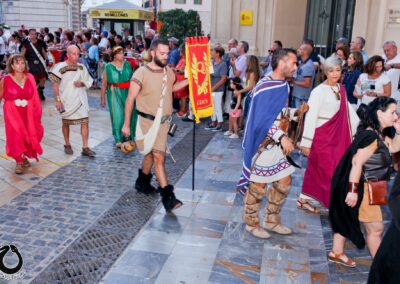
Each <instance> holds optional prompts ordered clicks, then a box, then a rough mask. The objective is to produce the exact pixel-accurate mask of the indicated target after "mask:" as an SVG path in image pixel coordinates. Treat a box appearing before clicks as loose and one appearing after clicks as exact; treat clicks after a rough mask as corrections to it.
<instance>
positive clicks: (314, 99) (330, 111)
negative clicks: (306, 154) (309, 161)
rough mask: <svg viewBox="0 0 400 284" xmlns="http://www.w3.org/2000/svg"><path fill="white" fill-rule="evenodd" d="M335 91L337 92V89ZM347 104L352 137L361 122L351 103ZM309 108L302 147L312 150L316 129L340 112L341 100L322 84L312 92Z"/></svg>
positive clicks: (328, 87)
mask: <svg viewBox="0 0 400 284" xmlns="http://www.w3.org/2000/svg"><path fill="white" fill-rule="evenodd" d="M335 90H337V87H336V88H335ZM347 104H348V110H349V117H350V124H351V133H352V136H354V135H355V133H356V131H357V126H358V123H359V121H360V120H359V118H358V116H357V114H356V112H355V110H354V109H353V107H352V106H351V105H350V103H347ZM308 106H309V110H308V112H307V114H306V119H305V121H304V131H303V138H302V140H301V143H300V146H302V147H306V148H311V144H312V140H313V139H314V133H315V129H316V128H318V127H320V126H321V125H323V124H325V123H326V122H327V121H328V120H329V119H331V118H332V117H333V116H334V115H335V114H336V113H337V112H338V111H339V108H340V100H338V99H337V98H336V95H335V93H334V92H333V91H332V89H331V87H330V86H328V85H326V84H324V83H322V84H320V85H318V86H317V87H316V88H315V89H314V90H312V92H311V95H310V98H309V99H308ZM338 139H340V137H338Z"/></svg>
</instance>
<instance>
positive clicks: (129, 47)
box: [125, 42, 137, 57]
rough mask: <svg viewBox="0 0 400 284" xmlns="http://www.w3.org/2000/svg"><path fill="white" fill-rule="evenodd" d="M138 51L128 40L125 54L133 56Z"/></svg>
mask: <svg viewBox="0 0 400 284" xmlns="http://www.w3.org/2000/svg"><path fill="white" fill-rule="evenodd" d="M135 53H137V52H136V50H134V49H133V47H132V43H131V42H128V43H127V44H126V46H125V56H126V57H132V56H133V55H134V54H135Z"/></svg>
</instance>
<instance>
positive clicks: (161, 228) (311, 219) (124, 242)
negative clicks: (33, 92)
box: [0, 88, 390, 283]
mask: <svg viewBox="0 0 400 284" xmlns="http://www.w3.org/2000/svg"><path fill="white" fill-rule="evenodd" d="M46 95H47V96H48V99H47V100H46V102H45V103H44V108H43V109H44V111H43V124H44V127H45V138H44V140H43V148H44V154H43V156H42V157H41V160H40V162H38V163H36V162H34V163H33V167H32V169H31V170H29V172H28V173H26V174H24V175H22V176H16V175H15V174H14V173H13V172H14V162H13V161H11V160H10V159H9V158H7V157H6V156H5V155H4V143H5V136H4V122H3V120H2V119H0V153H1V154H2V155H1V157H0V192H1V193H2V194H1V195H0V245H3V244H9V243H13V244H15V245H17V247H18V249H19V250H20V252H21V253H22V254H23V256H24V266H23V270H24V274H25V275H24V278H23V280H17V281H16V282H17V283H27V282H29V281H32V280H33V283H98V282H99V281H97V280H96V281H95V280H93V279H101V277H103V276H104V274H105V273H106V271H107V270H108V268H109V267H110V266H111V264H112V262H113V261H115V259H117V258H118V256H119V255H120V251H121V252H122V250H123V249H124V248H125V247H126V246H128V248H127V249H126V250H125V251H124V253H123V254H122V255H121V256H120V258H119V259H118V261H117V262H116V263H115V265H114V266H113V267H112V269H111V270H110V271H109V272H108V274H107V275H106V276H105V277H104V279H103V281H102V282H104V283H364V282H365V281H366V277H367V274H368V270H369V266H370V264H371V258H370V257H369V254H368V252H367V251H366V250H365V249H364V250H361V251H360V250H357V249H355V248H354V246H352V245H351V244H350V243H348V244H347V247H346V252H347V253H348V255H349V256H351V257H355V258H356V260H357V263H358V267H357V268H356V269H350V268H343V267H341V266H337V265H335V264H331V263H328V262H327V260H326V253H327V251H328V250H329V249H330V247H331V241H332V240H331V235H332V234H331V231H330V228H329V224H328V220H327V216H326V215H321V216H317V215H312V214H308V213H306V212H304V211H301V210H298V209H297V208H296V204H295V201H296V198H297V196H298V194H299V192H300V190H301V183H302V178H303V174H304V170H300V171H296V173H295V175H294V177H293V187H292V190H291V193H290V196H289V198H288V200H287V202H286V204H285V206H284V209H283V212H282V217H283V222H284V223H285V224H288V225H290V226H291V227H292V228H293V229H294V234H293V235H292V236H287V237H282V236H278V235H276V234H274V235H273V236H272V238H271V239H269V240H265V241H264V240H259V239H256V238H254V237H252V236H251V235H250V234H248V233H247V232H246V231H245V230H244V224H243V222H242V219H241V214H242V197H241V196H239V195H238V194H236V193H235V191H234V187H235V184H236V181H237V180H238V177H239V174H240V168H241V156H242V153H241V150H240V142H239V141H238V140H232V139H227V138H225V137H223V136H222V133H218V134H217V135H216V136H215V137H214V138H213V139H212V140H211V142H210V143H209V144H208V146H207V147H206V148H205V149H204V151H202V153H201V154H200V156H199V157H198V158H197V161H196V189H195V191H194V192H192V191H191V171H192V169H191V167H188V166H189V164H190V159H191V151H190V150H191V149H190V141H189V140H188V143H182V141H185V139H190V138H189V137H190V136H191V133H190V131H191V124H190V123H189V124H185V123H180V124H179V130H178V131H177V134H176V136H175V137H174V138H173V139H170V141H169V145H170V147H171V149H172V152H173V153H174V154H175V155H176V156H177V157H178V159H177V160H178V163H177V164H172V162H171V160H170V159H168V160H167V161H168V165H167V166H168V169H169V175H170V178H171V180H172V181H173V182H174V183H175V184H176V192H177V196H178V197H179V198H180V199H181V200H182V201H184V203H185V204H184V206H183V207H181V208H180V209H178V210H177V211H176V212H175V214H165V212H164V210H163V209H162V208H161V206H160V204H159V198H158V197H157V196H153V197H146V198H144V197H143V196H139V195H140V194H139V195H138V193H136V191H134V190H132V185H133V183H134V180H135V179H136V176H137V168H138V167H139V166H140V156H139V155H138V153H133V154H130V155H124V154H122V153H121V152H120V151H119V150H117V149H115V147H114V145H113V144H114V143H113V139H112V138H111V130H110V123H109V114H108V112H107V111H106V110H102V109H100V108H99V99H98V91H96V92H91V95H90V97H89V102H90V105H91V107H92V112H91V120H90V127H91V128H90V130H91V132H90V146H91V147H95V150H96V151H97V152H98V156H97V157H96V158H95V159H89V158H86V157H81V156H80V148H81V141H80V135H79V128H78V127H74V128H73V129H72V131H73V133H72V135H71V136H72V141H73V147H74V150H75V155H74V156H72V157H70V156H67V155H65V154H64V153H63V147H62V145H63V139H62V134H61V131H60V121H59V118H58V116H57V113H56V111H55V110H54V106H53V101H52V99H51V89H49V88H47V90H46ZM0 115H2V112H1V111H0ZM198 128H199V127H198ZM210 135H211V134H210V133H205V132H204V131H198V133H197V137H198V140H199V141H200V142H201V143H200V144H201V145H198V147H197V149H198V150H200V149H201V147H203V146H204V145H205V144H207V143H208V139H209V138H211V137H212V136H210ZM1 149H3V150H2V151H3V152H1ZM295 158H296V160H297V161H298V162H299V163H301V164H302V165H303V167H304V166H305V164H306V159H305V158H304V157H301V156H299V155H297V156H296V155H295ZM183 172H184V174H183V175H182V173H183ZM181 175H182V176H181ZM116 177H119V178H116ZM178 180H179V181H178ZM177 181H178V182H177ZM118 205H119V206H120V207H121V208H122V209H121V210H122V211H121V210H120V209H118V208H116V206H118ZM154 210H155V211H154ZM153 213H154V214H153ZM386 213H387V212H386ZM131 216H133V217H131ZM150 217H151V219H150V221H149V222H148V223H147V224H146V225H145V226H143V228H142V225H143V224H144V223H145V222H146V221H147V218H150ZM389 218H390V217H389V216H388V214H385V219H386V220H388V219H389ZM100 225H101V226H100ZM102 226H103V227H102ZM129 226H131V227H129ZM128 227H129V230H128ZM141 228H142V229H141ZM140 229H141V230H140ZM139 230H140V233H139V234H138V235H136V233H137V231H139ZM122 236H123V237H122ZM135 236H136V237H135ZM132 238H134V239H133V241H132ZM109 242H111V243H109ZM117 252H118V253H117ZM108 257H109V259H107V258H108ZM106 260H107V261H108V262H107V263H106ZM15 261H16V260H15V259H14V258H12V257H9V258H7V262H10V263H8V264H9V265H12V264H13V263H15ZM104 263H106V265H105V264H104ZM88 271H89V272H90V273H97V274H96V277H100V278H90V277H89V278H87V275H86V274H85V273H87V272H88ZM66 275H67V276H66ZM0 283H9V282H7V281H4V280H1V275H0Z"/></svg>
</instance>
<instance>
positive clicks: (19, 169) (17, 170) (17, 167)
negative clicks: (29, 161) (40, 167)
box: [15, 163, 24, 175]
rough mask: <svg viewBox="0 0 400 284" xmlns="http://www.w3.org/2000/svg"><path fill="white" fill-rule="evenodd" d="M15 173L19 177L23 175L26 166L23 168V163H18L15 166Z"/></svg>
mask: <svg viewBox="0 0 400 284" xmlns="http://www.w3.org/2000/svg"><path fill="white" fill-rule="evenodd" d="M15 173H16V174H17V175H21V174H23V173H24V166H23V164H22V163H17V164H16V165H15Z"/></svg>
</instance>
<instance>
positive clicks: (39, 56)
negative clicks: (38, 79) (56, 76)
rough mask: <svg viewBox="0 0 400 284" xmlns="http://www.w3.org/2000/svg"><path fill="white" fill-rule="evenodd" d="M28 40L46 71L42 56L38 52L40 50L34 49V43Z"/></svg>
mask: <svg viewBox="0 0 400 284" xmlns="http://www.w3.org/2000/svg"><path fill="white" fill-rule="evenodd" d="M28 42H29V44H30V45H31V47H32V49H33V51H34V52H35V54H36V56H37V58H38V59H39V61H40V63H42V65H43V67H44V70H45V71H46V73H47V68H46V61H45V60H44V58H43V56H42V55H41V54H40V52H39V51H38V50H37V49H36V47H35V45H34V44H33V43H32V42H31V41H30V40H28Z"/></svg>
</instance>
